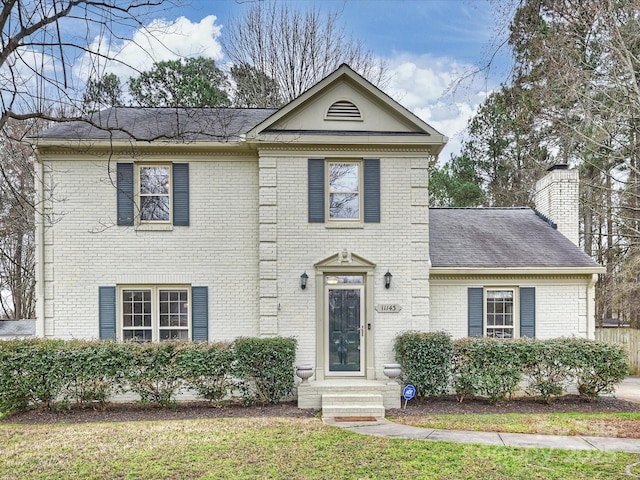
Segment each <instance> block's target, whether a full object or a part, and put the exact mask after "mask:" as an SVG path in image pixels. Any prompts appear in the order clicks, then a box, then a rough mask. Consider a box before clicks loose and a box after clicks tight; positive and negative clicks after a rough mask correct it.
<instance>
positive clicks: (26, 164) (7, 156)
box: [0, 119, 35, 319]
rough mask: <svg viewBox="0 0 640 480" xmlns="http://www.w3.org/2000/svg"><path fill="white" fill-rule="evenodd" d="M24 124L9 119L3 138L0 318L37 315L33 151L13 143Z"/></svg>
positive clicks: (21, 144) (0, 169) (0, 150)
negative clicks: (2, 292) (0, 292)
mask: <svg viewBox="0 0 640 480" xmlns="http://www.w3.org/2000/svg"><path fill="white" fill-rule="evenodd" d="M23 129H24V124H23V123H22V122H18V121H16V120H13V119H9V120H8V121H7V122H6V123H5V125H4V128H3V130H4V131H5V135H2V136H0V155H1V158H2V162H3V163H2V168H0V291H5V292H8V293H9V294H10V295H9V296H8V297H3V296H2V295H0V318H2V317H5V318H16V319H19V318H33V317H34V314H35V295H34V293H35V278H34V266H35V265H34V261H35V241H34V240H35V239H34V217H35V215H34V208H33V202H34V199H33V197H34V177H33V151H32V149H31V147H30V146H29V145H26V144H24V143H21V142H19V141H15V140H12V139H11V138H12V137H19V136H20V130H23Z"/></svg>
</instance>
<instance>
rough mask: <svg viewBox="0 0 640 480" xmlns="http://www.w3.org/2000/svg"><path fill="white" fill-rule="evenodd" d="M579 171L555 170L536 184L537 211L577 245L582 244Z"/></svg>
mask: <svg viewBox="0 0 640 480" xmlns="http://www.w3.org/2000/svg"><path fill="white" fill-rule="evenodd" d="M578 190H579V177H578V171H577V170H563V169H554V170H551V171H550V172H549V173H547V175H545V176H544V177H543V178H541V179H540V180H539V181H538V182H537V183H536V192H535V196H534V202H535V205H536V210H538V211H539V212H540V213H542V214H543V215H544V216H546V217H547V218H549V219H550V220H552V221H553V222H554V223H556V224H557V226H558V231H559V232H560V233H562V234H563V235H564V236H565V237H567V238H568V239H569V240H571V241H572V242H573V243H574V244H575V245H578V246H579V243H580V232H579V228H580V222H579V218H580V217H579V203H578V202H579V191H578Z"/></svg>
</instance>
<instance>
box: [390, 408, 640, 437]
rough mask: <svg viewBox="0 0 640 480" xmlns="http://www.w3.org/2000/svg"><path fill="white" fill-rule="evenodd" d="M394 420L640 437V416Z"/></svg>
mask: <svg viewBox="0 0 640 480" xmlns="http://www.w3.org/2000/svg"><path fill="white" fill-rule="evenodd" d="M394 420H395V421H397V422H400V423H404V424H407V425H413V426H416V427H424V428H444V429H450V430H470V431H488V432H505V433H536V434H543V435H591V436H605V437H636V438H640V413H543V414H519V413H506V414H487V415H429V416H424V417H421V416H415V417H412V416H408V417H402V418H397V419H394Z"/></svg>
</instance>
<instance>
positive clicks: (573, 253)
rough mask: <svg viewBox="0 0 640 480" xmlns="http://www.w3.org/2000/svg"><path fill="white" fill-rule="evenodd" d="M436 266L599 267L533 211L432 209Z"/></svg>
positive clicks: (432, 249)
mask: <svg viewBox="0 0 640 480" xmlns="http://www.w3.org/2000/svg"><path fill="white" fill-rule="evenodd" d="M429 219H430V223H429V252H430V256H431V264H432V266H433V267H474V268H502V267H598V264H597V263H596V262H595V261H594V260H593V259H592V258H591V257H589V256H588V255H587V254H586V253H584V252H583V251H582V250H581V249H580V248H578V247H577V246H576V245H574V244H573V243H572V242H571V241H570V240H569V239H567V238H566V237H565V236H564V235H562V234H561V233H560V232H558V231H557V230H556V229H554V228H553V227H552V226H551V225H549V223H547V222H546V221H545V220H543V219H542V218H540V217H539V216H538V215H537V214H536V212H535V211H534V210H532V209H530V208H431V209H429Z"/></svg>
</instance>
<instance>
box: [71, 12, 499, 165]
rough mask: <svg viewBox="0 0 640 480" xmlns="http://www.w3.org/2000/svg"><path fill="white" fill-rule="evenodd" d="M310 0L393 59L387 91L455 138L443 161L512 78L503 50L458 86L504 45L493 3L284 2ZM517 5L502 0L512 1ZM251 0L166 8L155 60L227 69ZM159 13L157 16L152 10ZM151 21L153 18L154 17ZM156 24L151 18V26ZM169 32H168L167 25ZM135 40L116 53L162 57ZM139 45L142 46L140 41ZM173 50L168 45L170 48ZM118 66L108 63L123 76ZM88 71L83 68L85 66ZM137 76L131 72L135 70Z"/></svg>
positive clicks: (134, 59) (147, 61) (144, 65)
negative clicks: (228, 43) (212, 63)
mask: <svg viewBox="0 0 640 480" xmlns="http://www.w3.org/2000/svg"><path fill="white" fill-rule="evenodd" d="M281 1H287V2H288V3H292V4H293V3H295V4H302V5H304V4H308V5H309V6H314V5H315V6H317V7H319V8H321V9H323V10H327V11H329V10H336V9H338V10H341V11H342V14H341V20H342V21H343V23H344V25H345V30H346V31H347V32H348V33H351V34H352V35H353V37H354V38H356V39H359V40H361V41H362V42H363V43H364V45H365V47H366V48H367V49H369V50H371V51H372V52H373V53H374V54H375V55H376V56H379V57H381V58H383V59H385V61H386V62H387V65H388V67H389V73H390V82H389V84H388V85H387V86H386V87H385V91H386V92H387V93H388V94H389V95H391V96H392V97H393V98H394V99H396V100H397V101H399V102H400V103H402V104H403V105H404V106H405V107H407V108H409V109H410V110H411V111H413V112H414V113H416V114H417V115H418V116H419V117H421V118H422V119H423V120H425V121H426V122H428V123H430V124H431V125H432V126H433V127H435V128H436V129H437V130H439V131H441V132H442V133H444V134H445V135H446V136H448V137H449V138H450V142H449V145H448V146H447V148H446V149H445V151H444V152H443V153H442V154H441V157H440V159H441V161H443V160H446V159H448V158H449V156H450V154H451V153H456V152H458V151H459V148H460V141H461V139H462V133H463V130H464V127H465V125H466V122H467V120H468V119H469V117H470V116H471V115H472V114H473V113H474V112H475V111H476V109H477V108H478V105H479V104H480V103H481V102H482V101H483V100H484V98H485V97H486V95H487V93H489V92H490V91H491V90H493V89H495V88H497V86H498V85H499V84H500V82H503V81H505V80H506V79H507V74H508V71H507V70H508V65H509V53H508V51H507V50H506V49H503V50H502V51H501V54H500V55H499V57H498V60H497V61H496V63H495V64H494V67H493V68H492V69H491V70H490V71H489V72H484V73H482V74H478V75H475V76H473V77H471V78H469V79H468V80H467V81H465V82H464V83H463V85H462V86H461V87H460V88H458V89H456V90H455V91H451V89H450V87H451V85H452V84H453V83H454V82H455V81H456V80H457V79H458V78H460V77H461V76H463V75H465V74H468V73H469V72H471V71H473V70H475V69H477V67H478V66H479V65H482V64H484V63H486V61H487V59H488V56H489V55H490V53H491V52H492V51H493V48H494V46H495V44H496V40H495V38H496V35H498V38H499V39H502V40H503V39H504V35H505V32H500V31H498V30H497V28H496V27H497V25H500V23H499V22H498V21H497V19H496V18H494V15H496V13H495V11H494V9H492V8H491V5H494V6H495V5H496V2H492V3H489V0H395V1H390V0H318V1H315V2H312V1H306V0H297V1H294V0H281ZM508 3H509V2H506V1H501V2H498V5H502V6H504V5H505V4H508ZM250 5H251V2H250V1H247V0H183V2H182V4H181V5H180V6H179V7H177V6H176V7H169V6H166V5H165V7H164V8H163V9H162V10H159V11H158V12H157V16H155V17H154V18H155V20H154V22H155V24H154V25H155V26H156V27H159V28H154V30H155V31H156V32H158V31H164V32H165V33H161V34H157V36H158V38H157V39H156V40H158V41H159V42H160V43H162V45H158V44H157V42H156V44H154V42H151V47H149V45H147V47H146V48H145V52H149V51H152V52H154V56H155V60H156V61H158V60H168V59H171V58H175V57H176V55H184V56H189V55H205V56H209V57H212V58H214V59H215V60H216V62H217V63H218V64H220V65H221V66H224V64H225V62H226V59H225V58H224V56H223V53H222V50H221V48H220V43H219V40H220V38H223V37H224V33H225V25H226V24H227V23H228V22H230V21H231V20H232V19H233V18H234V17H239V16H241V15H242V13H243V12H244V11H245V10H246V9H247V8H248V7H250ZM152 17H153V15H152ZM147 22H149V20H147ZM147 25H149V23H147ZM163 29H164V30H163ZM129 35H130V36H131V37H132V38H134V39H135V43H127V42H114V43H113V44H111V45H110V46H109V48H110V50H111V51H112V52H113V51H115V52H117V55H118V56H119V57H120V58H121V59H123V61H124V62H125V63H127V64H130V65H134V66H136V67H137V68H138V69H139V70H145V69H148V68H149V67H150V66H151V64H152V63H153V60H154V59H151V58H150V57H148V56H146V55H142V51H141V50H140V48H139V45H141V44H145V40H144V39H143V37H144V34H143V33H142V32H141V31H138V32H129ZM136 44H137V45H136ZM165 46H166V47H168V48H164V47H165ZM118 68H119V67H117V66H112V67H107V70H112V71H114V72H115V73H117V74H119V76H120V77H121V78H123V77H126V76H127V74H126V73H125V72H122V71H118ZM79 71H81V69H79ZM129 74H130V73H129Z"/></svg>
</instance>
